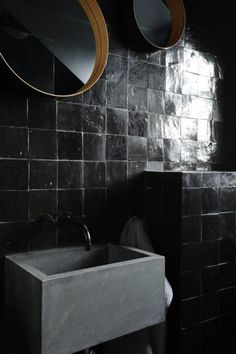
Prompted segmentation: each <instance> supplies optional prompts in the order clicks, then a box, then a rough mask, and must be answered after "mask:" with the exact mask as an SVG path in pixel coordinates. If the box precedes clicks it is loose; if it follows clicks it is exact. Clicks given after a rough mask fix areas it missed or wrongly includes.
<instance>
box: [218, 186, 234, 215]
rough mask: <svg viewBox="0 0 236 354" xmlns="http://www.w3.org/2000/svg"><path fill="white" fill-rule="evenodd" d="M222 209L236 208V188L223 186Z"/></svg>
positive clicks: (221, 194)
mask: <svg viewBox="0 0 236 354" xmlns="http://www.w3.org/2000/svg"><path fill="white" fill-rule="evenodd" d="M220 210H221V211H233V210H236V188H235V187H231V188H225V187H224V188H221V190H220Z"/></svg>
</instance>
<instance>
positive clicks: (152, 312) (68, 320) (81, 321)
mask: <svg viewBox="0 0 236 354" xmlns="http://www.w3.org/2000/svg"><path fill="white" fill-rule="evenodd" d="M164 274H165V270H164V258H159V259H149V260H146V259H145V260H144V259H142V260H138V261H136V262H135V261H134V262H133V263H130V262H124V264H122V265H121V266H110V267H104V268H102V269H94V270H93V271H90V272H82V273H80V274H77V275H74V276H73V275H70V276H68V277H65V276H64V277H62V278H59V279H54V280H50V281H47V282H45V283H44V284H43V318H42V354H65V353H73V352H76V351H79V350H83V349H85V348H88V347H91V346H93V345H96V344H99V343H102V342H106V341H108V340H111V339H114V338H117V337H120V336H122V335H125V334H128V333H131V332H134V331H137V330H140V329H142V328H145V327H148V326H152V325H154V324H156V323H160V322H163V321H164V319H165V301H164Z"/></svg>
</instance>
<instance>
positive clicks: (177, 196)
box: [164, 188, 181, 215]
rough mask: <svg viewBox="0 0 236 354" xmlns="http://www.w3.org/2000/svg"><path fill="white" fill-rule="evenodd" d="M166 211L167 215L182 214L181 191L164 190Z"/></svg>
mask: <svg viewBox="0 0 236 354" xmlns="http://www.w3.org/2000/svg"><path fill="white" fill-rule="evenodd" d="M164 210H165V213H167V214H168V213H170V214H172V213H173V214H177V215H179V214H180V213H181V190H180V189H173V188H170V189H168V188H164Z"/></svg>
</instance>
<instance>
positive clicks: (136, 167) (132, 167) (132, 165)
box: [128, 161, 147, 182]
mask: <svg viewBox="0 0 236 354" xmlns="http://www.w3.org/2000/svg"><path fill="white" fill-rule="evenodd" d="M146 168H147V162H144V161H142V162H138V161H136V162H128V179H129V182H133V181H134V180H135V179H136V178H137V177H140V175H141V174H142V172H143V171H145V170H146Z"/></svg>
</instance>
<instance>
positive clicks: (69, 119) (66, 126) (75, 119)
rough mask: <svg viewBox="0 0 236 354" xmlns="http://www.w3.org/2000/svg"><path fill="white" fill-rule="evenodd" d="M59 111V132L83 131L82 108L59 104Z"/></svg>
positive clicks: (63, 103)
mask: <svg viewBox="0 0 236 354" xmlns="http://www.w3.org/2000/svg"><path fill="white" fill-rule="evenodd" d="M57 109H58V112H57V127H58V129H59V130H71V131H79V132H81V131H82V117H83V116H82V114H81V110H82V106H80V105H77V104H73V103H67V102H59V103H58V107H57ZM82 112H83V110H82Z"/></svg>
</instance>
